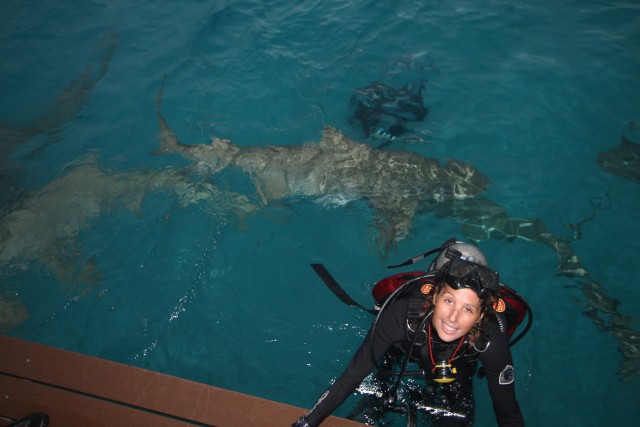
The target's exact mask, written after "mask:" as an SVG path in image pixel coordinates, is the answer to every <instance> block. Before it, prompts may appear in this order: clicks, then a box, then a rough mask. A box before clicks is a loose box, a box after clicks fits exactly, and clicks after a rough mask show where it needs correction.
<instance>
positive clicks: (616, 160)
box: [596, 136, 640, 182]
mask: <svg viewBox="0 0 640 427" xmlns="http://www.w3.org/2000/svg"><path fill="white" fill-rule="evenodd" d="M596 162H597V163H598V166H600V168H602V169H603V170H605V171H607V172H611V173H613V174H615V175H618V176H621V177H623V178H626V179H630V180H631V181H635V182H640V144H638V143H636V142H633V141H631V140H630V139H628V138H627V137H625V136H623V137H622V139H621V141H620V145H619V146H617V147H615V148H612V149H610V150H607V151H603V152H602V153H600V154H599V155H598V158H597V159H596Z"/></svg>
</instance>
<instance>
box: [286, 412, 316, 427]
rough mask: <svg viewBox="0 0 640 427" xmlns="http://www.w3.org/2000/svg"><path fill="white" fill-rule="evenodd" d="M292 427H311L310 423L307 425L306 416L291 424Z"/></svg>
mask: <svg viewBox="0 0 640 427" xmlns="http://www.w3.org/2000/svg"><path fill="white" fill-rule="evenodd" d="M291 427H311V426H310V425H309V423H307V417H305V416H304V415H303V416H301V417H300V418H298V420H297V421H296V422H295V423H293V424H291Z"/></svg>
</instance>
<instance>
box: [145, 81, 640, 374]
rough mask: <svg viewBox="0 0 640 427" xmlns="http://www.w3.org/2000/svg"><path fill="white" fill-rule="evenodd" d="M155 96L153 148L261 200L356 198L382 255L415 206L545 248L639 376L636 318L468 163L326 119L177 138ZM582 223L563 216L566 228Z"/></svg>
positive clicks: (567, 244) (474, 232) (491, 235)
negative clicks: (259, 132)
mask: <svg viewBox="0 0 640 427" xmlns="http://www.w3.org/2000/svg"><path fill="white" fill-rule="evenodd" d="M161 95H162V86H161V88H160V91H159V92H158V98H157V100H156V107H157V115H158V121H159V136H158V139H159V142H160V148H159V149H158V150H156V151H155V152H154V154H160V153H177V154H179V155H181V156H184V157H185V158H188V159H190V160H192V161H194V162H196V163H197V165H198V166H199V168H201V169H203V170H205V171H208V172H211V173H217V172H219V171H221V170H223V169H225V168H228V167H234V168H237V169H239V170H241V171H243V172H245V173H246V174H247V175H248V176H250V177H251V178H252V180H253V182H254V185H255V188H256V191H257V193H258V194H259V195H260V198H261V199H262V204H263V205H266V204H268V203H269V202H270V201H272V200H280V199H283V198H286V197H289V196H293V195H296V194H298V195H305V196H310V197H323V196H336V197H342V198H344V197H346V198H348V199H354V200H355V199H362V200H366V201H368V202H369V204H370V205H371V206H372V208H373V209H374V211H375V212H376V216H377V217H378V220H377V221H376V223H377V225H378V229H379V238H378V244H379V248H380V249H381V250H382V253H383V254H386V252H387V251H388V250H389V249H390V248H391V247H393V245H394V244H395V243H396V242H398V241H400V240H402V239H404V238H405V237H407V235H408V233H409V230H410V227H411V225H412V223H413V218H414V216H415V215H417V214H419V213H422V212H425V211H431V212H434V213H435V214H436V215H438V216H439V217H443V218H451V219H454V220H455V221H456V222H458V223H459V224H460V226H461V229H462V232H463V233H464V234H465V235H466V236H467V237H468V238H469V239H470V240H473V241H476V242H477V241H481V240H485V239H506V240H508V241H510V240H513V239H523V240H526V241H529V242H534V243H538V244H542V245H544V246H546V247H549V248H550V249H551V250H552V251H553V252H554V253H555V254H556V256H557V258H558V271H559V272H560V274H562V275H563V276H566V277H568V278H571V279H572V280H573V281H574V282H575V284H576V285H577V286H578V287H579V288H580V289H581V291H582V293H583V295H584V297H585V299H586V300H587V302H588V305H589V309H588V310H587V312H586V313H585V314H586V315H588V316H589V317H590V318H591V319H592V320H593V322H594V323H595V324H596V325H597V326H598V327H599V328H600V329H602V330H604V331H607V332H608V333H610V334H611V335H613V336H614V337H615V338H616V339H617V340H618V343H619V350H620V352H621V353H622V355H623V358H624V359H623V363H622V365H621V367H620V370H619V373H620V375H621V377H622V378H624V379H627V380H630V379H633V378H637V377H639V376H640V333H638V332H637V331H635V330H634V329H633V328H632V325H637V324H638V320H637V319H635V318H633V317H631V316H628V315H624V314H622V313H620V312H619V310H618V306H619V302H618V301H617V300H616V299H615V298H612V297H610V296H609V295H607V293H606V289H605V287H604V285H602V284H601V283H600V282H599V281H597V280H596V279H595V278H593V277H592V275H591V274H590V272H589V271H588V269H587V268H586V267H585V266H584V265H583V264H582V262H581V261H580V258H579V257H578V255H577V254H576V253H575V251H574V250H573V248H572V246H571V239H569V238H566V237H561V236H556V235H554V234H553V233H551V232H550V231H549V230H548V229H547V227H546V225H545V224H544V222H543V221H542V220H540V219H537V218H513V217H510V216H509V215H508V210H507V208H505V207H503V206H500V205H499V204H497V203H494V202H492V201H491V200H489V199H487V198H485V197H484V196H482V194H481V193H482V192H483V191H484V190H485V188H486V187H487V186H488V184H489V179H488V178H487V177H486V176H485V175H483V174H482V173H481V172H480V171H478V170H477V169H476V168H475V167H473V166H472V165H470V164H467V163H464V162H460V161H457V160H449V161H448V162H447V163H446V165H444V166H443V165H441V164H440V162H438V161H437V160H434V159H429V158H426V157H423V156H420V155H418V154H416V153H411V152H407V151H401V150H386V149H385V150H382V149H378V148H373V147H372V146H370V145H367V144H363V143H358V142H355V141H352V140H350V139H349V138H347V137H345V136H344V135H343V134H342V133H341V132H339V131H338V130H336V129H334V128H332V127H329V126H327V127H325V128H324V130H323V132H322V136H321V138H320V141H319V142H307V143H306V144H304V145H299V146H277V147H273V146H272V147H252V146H249V147H240V146H238V145H235V144H233V143H232V142H231V141H229V140H226V139H220V138H216V137H213V138H212V139H211V143H209V144H193V145H187V144H183V143H181V142H180V141H178V139H177V138H176V137H175V135H174V133H173V132H172V131H171V129H170V127H169V125H168V123H167V121H166V120H165V118H164V117H163V115H162V114H161V112H160V98H161ZM587 220H588V219H587ZM584 222H585V221H583V222H582V223H584ZM582 223H580V224H578V225H570V227H569V228H571V229H572V230H573V231H574V233H575V234H574V235H575V236H579V235H580V230H579V228H580V227H581V224H582ZM576 231H577V232H576Z"/></svg>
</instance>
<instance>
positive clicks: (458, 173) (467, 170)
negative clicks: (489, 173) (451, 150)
mask: <svg viewBox="0 0 640 427" xmlns="http://www.w3.org/2000/svg"><path fill="white" fill-rule="evenodd" d="M445 172H446V173H447V175H449V177H450V179H451V182H452V187H453V196H454V197H455V198H456V199H466V198H469V197H473V196H475V195H477V194H480V193H482V192H484V191H485V190H486V188H487V186H488V185H489V184H490V183H491V181H490V180H489V178H487V177H486V176H484V175H483V174H482V173H481V172H480V171H479V170H478V169H476V168H475V167H474V166H473V165H471V164H469V163H465V162H462V161H460V160H454V159H449V160H447V165H446V167H445Z"/></svg>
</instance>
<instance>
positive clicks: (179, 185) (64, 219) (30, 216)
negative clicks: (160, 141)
mask: <svg viewBox="0 0 640 427" xmlns="http://www.w3.org/2000/svg"><path fill="white" fill-rule="evenodd" d="M71 168H72V170H71V171H70V172H69V173H67V174H66V175H64V176H62V177H61V178H58V179H56V180H54V181H52V182H50V183H49V184H47V185H45V186H44V187H43V188H41V189H40V190H37V191H35V192H33V193H31V194H29V195H28V196H27V197H25V198H24V199H23V200H21V201H19V202H17V203H15V205H14V206H12V208H11V210H10V212H9V213H8V214H7V215H4V216H3V217H2V218H1V220H0V269H4V268H8V269H11V268H15V267H16V266H20V265H21V264H23V263H29V262H32V261H36V262H39V263H41V264H43V265H45V266H47V268H48V269H49V271H51V272H52V273H53V274H54V276H55V277H56V279H57V280H58V282H59V283H61V284H62V285H76V284H82V285H92V284H95V283H97V282H98V281H99V279H100V275H99V274H98V271H97V269H96V266H95V263H94V261H93V260H83V258H84V257H83V256H82V251H81V250H80V248H79V247H78V244H77V243H76V239H77V238H78V236H79V234H80V233H81V232H82V231H84V230H86V229H88V228H89V227H90V226H91V223H92V221H94V220H95V219H96V218H97V217H98V216H99V215H104V214H106V213H108V212H110V211H111V210H113V209H126V210H128V211H130V212H131V213H133V214H137V213H138V212H139V211H140V209H141V205H142V202H143V201H144V199H145V198H146V197H147V196H148V195H149V194H151V193H155V192H161V193H162V192H163V193H166V194H169V195H173V196H175V197H177V198H178V199H179V201H180V204H181V206H183V207H186V206H188V205H191V204H194V203H198V202H202V203H207V204H209V206H211V209H216V210H229V211H233V212H235V213H236V214H238V215H239V216H241V215H243V214H247V213H251V212H253V211H255V210H256V209H257V205H256V204H253V203H251V202H250V201H249V199H248V198H247V197H245V196H241V195H236V194H233V193H223V192H222V191H220V190H218V189H217V188H216V187H214V186H213V185H211V184H208V183H202V182H198V183H194V182H193V181H192V180H191V179H189V178H188V177H187V176H185V175H184V174H183V173H181V172H180V171H177V170H172V169H167V170H162V171H155V172H154V171H151V172H116V171H110V170H105V169H101V168H99V167H98V166H97V165H96V164H95V162H94V161H89V162H85V163H80V164H77V165H73V166H72V167H70V169H71Z"/></svg>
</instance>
